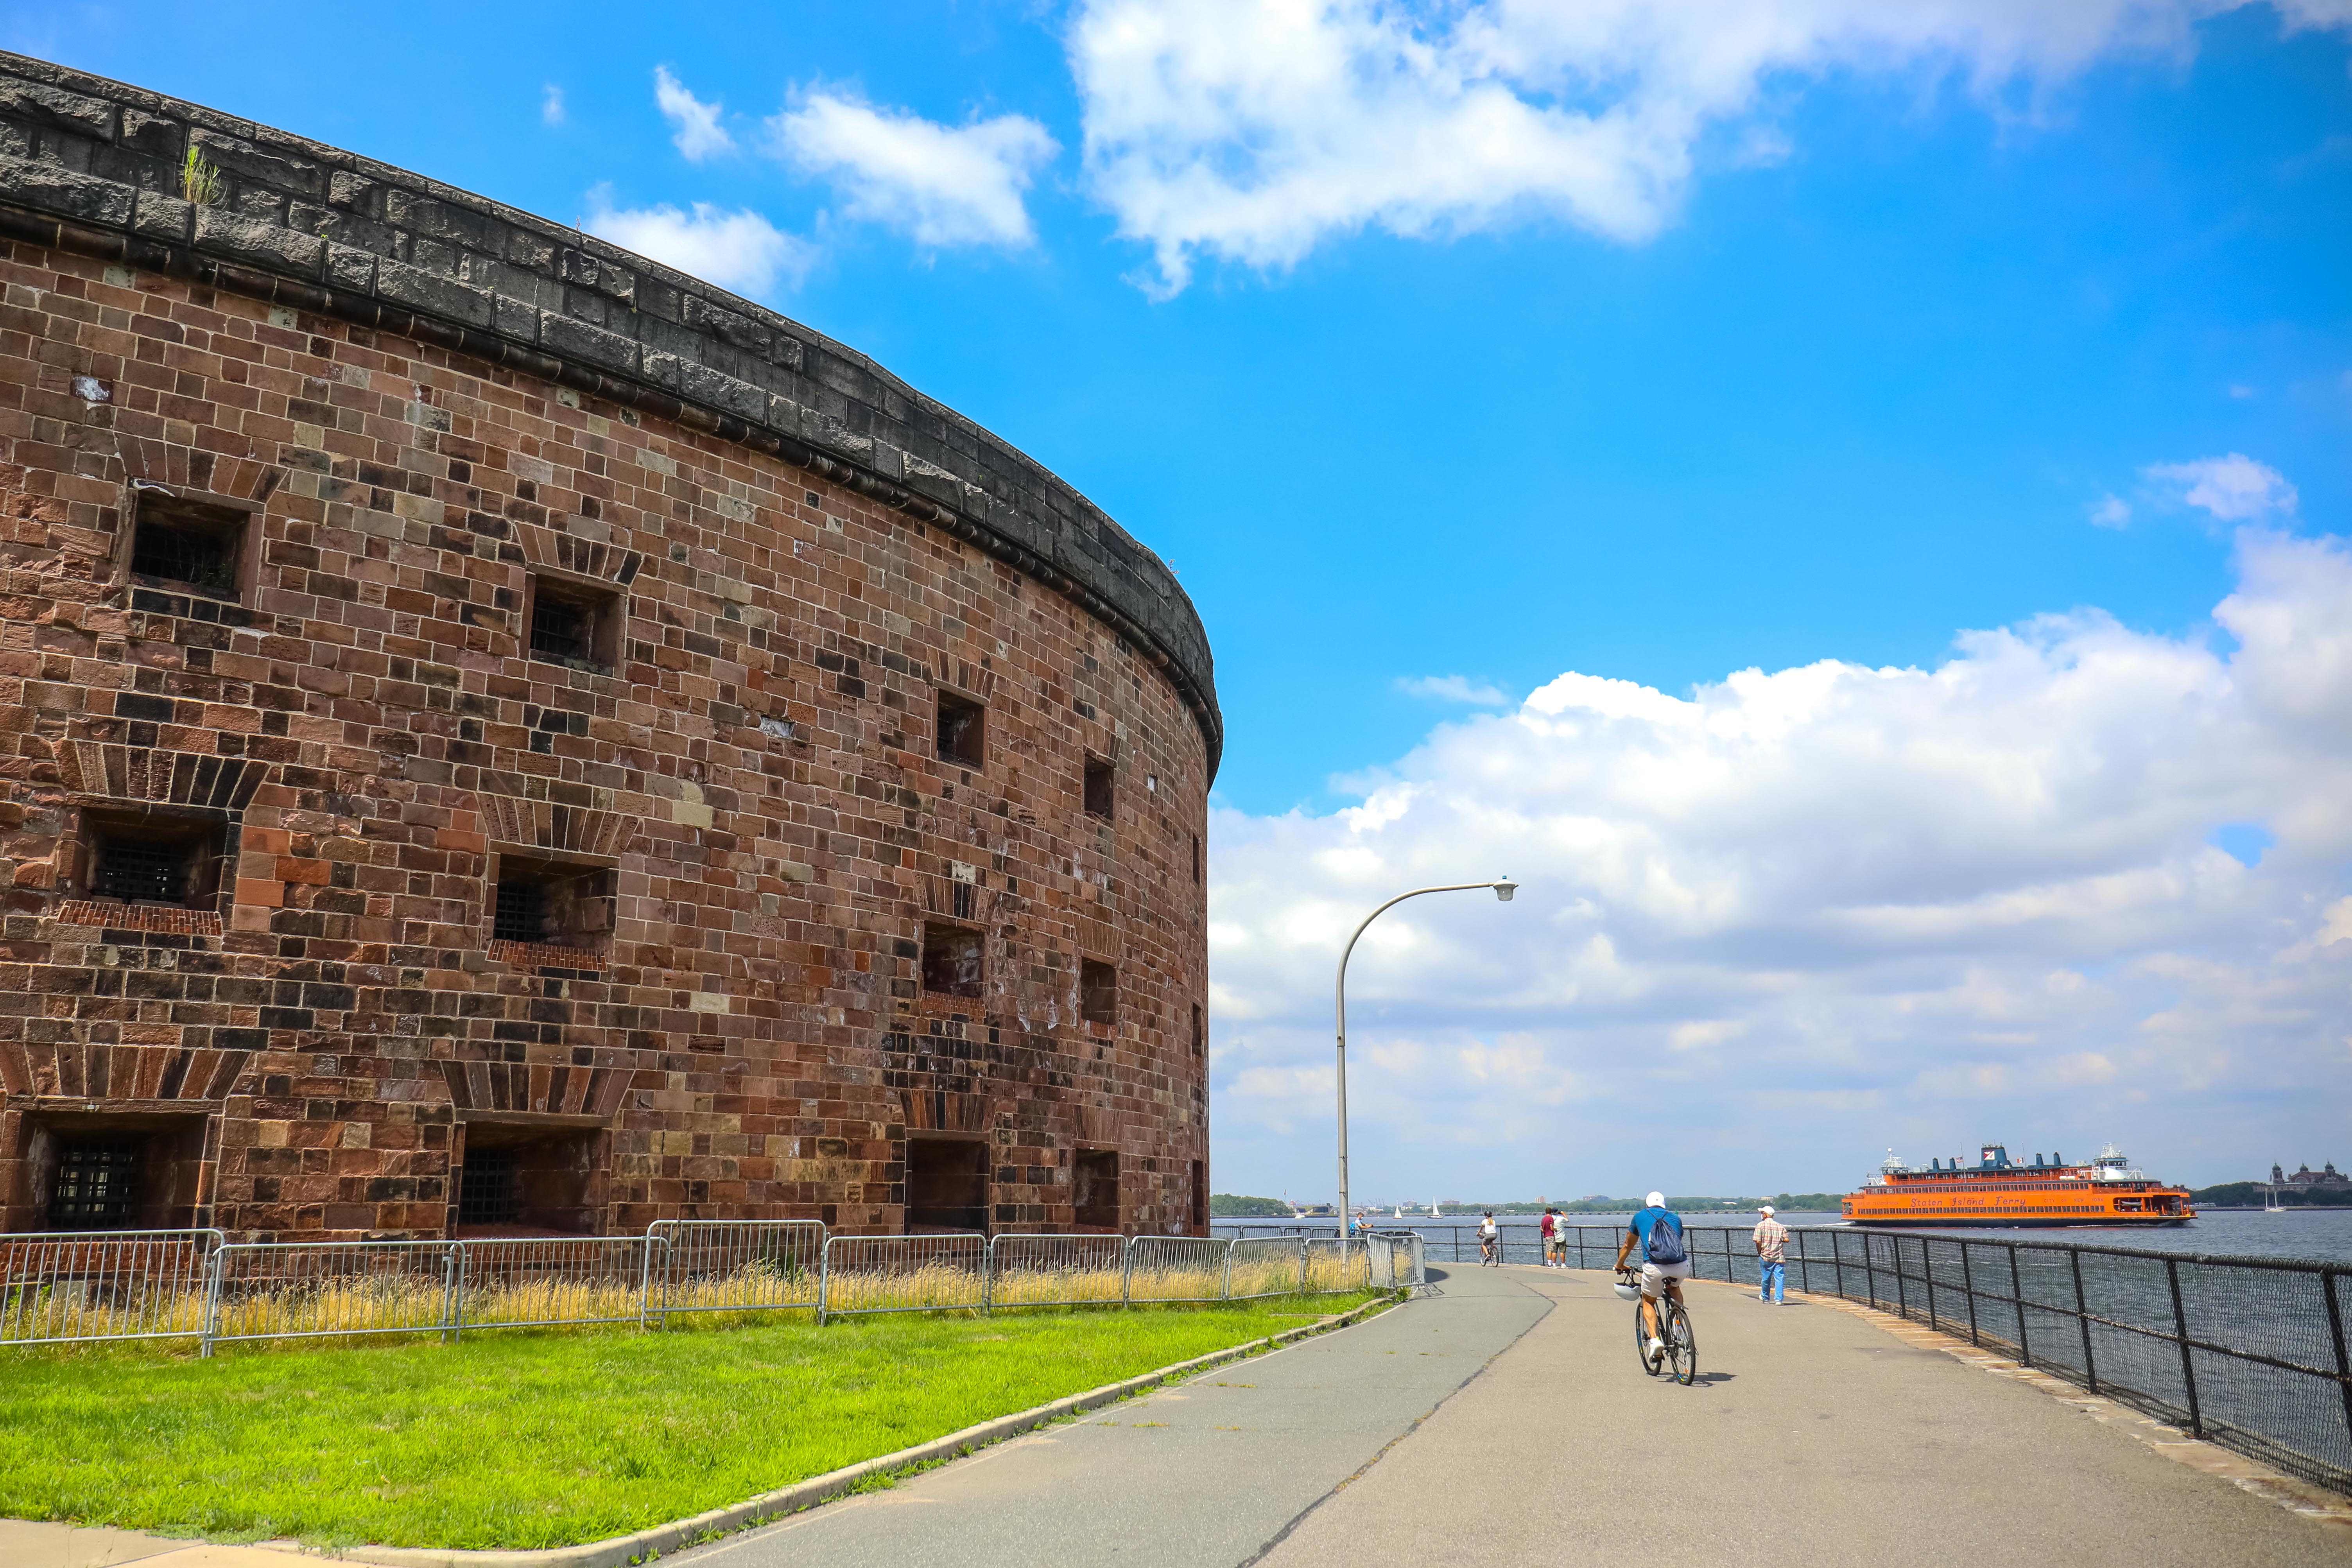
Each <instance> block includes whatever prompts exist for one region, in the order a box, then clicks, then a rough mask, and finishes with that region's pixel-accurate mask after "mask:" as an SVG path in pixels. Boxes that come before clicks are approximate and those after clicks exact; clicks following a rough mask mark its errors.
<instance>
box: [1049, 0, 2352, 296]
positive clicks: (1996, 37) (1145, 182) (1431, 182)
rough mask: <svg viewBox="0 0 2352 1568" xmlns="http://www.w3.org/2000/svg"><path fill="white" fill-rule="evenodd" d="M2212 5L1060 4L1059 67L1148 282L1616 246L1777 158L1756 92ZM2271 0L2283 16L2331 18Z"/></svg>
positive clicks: (2092, 52)
mask: <svg viewBox="0 0 2352 1568" xmlns="http://www.w3.org/2000/svg"><path fill="white" fill-rule="evenodd" d="M2234 4H2235V0H2078V3H2075V4H2069V5H2017V4H2012V3H2010V0H1909V3H1906V4H1903V5H1885V4H1883V3H1881V0H1745V3H1734V4H1731V5H1696V4H1682V5H1674V4H1667V5H1660V4H1657V3H1656V0H1580V3H1578V4H1572V5H1571V4H1565V3H1539V0H1443V3H1441V0H1318V3H1316V4H1300V3H1297V0H1210V3H1206V4H1203V3H1202V0H1083V3H1082V4H1081V5H1080V6H1079V8H1078V10H1077V12H1076V16H1075V17H1074V19H1073V22H1072V25H1071V27H1070V30H1069V39H1068V47H1069V54H1070V59H1071V66H1072V69H1073V71H1074V73H1075V75H1076V80H1077V86H1078V90H1079V94H1080V97H1081V99H1082V101H1083V108H1084V117H1085V132H1086V162H1087V173H1088V175H1089V178H1090V179H1091V181H1092V183H1093V185H1094V188H1095V189H1096V190H1097V193H1098V194H1099V195H1101V197H1102V199H1103V200H1104V201H1106V202H1107V203H1108V205H1109V206H1110V207H1111V209H1112V210H1113V212H1114V213H1116V214H1117V216H1118V222H1119V227H1120V230H1121V232H1122V233H1123V234H1125V235H1127V236H1129V237H1132V238H1135V239H1138V240H1140V241H1142V242H1144V243H1146V244H1148V245H1150V247H1152V250H1153V254H1154V257H1155V258H1156V261H1157V265H1158V276H1157V278H1156V279H1153V280H1151V281H1150V284H1149V285H1148V286H1149V287H1150V288H1151V289H1153V291H1155V292H1158V293H1163V294H1164V293H1171V292H1174V291H1175V290H1178V289H1182V288H1183V287H1184V286H1185V284H1186V282H1187V281H1188V280H1189V279H1190V278H1191V275H1192V267H1193V263H1194V260H1195V258H1198V257H1202V256H1206V257H1212V258H1221V259H1226V260H1233V261H1239V262H1243V263H1244V264H1247V265H1250V266H1255V267H1277V266H1285V265H1287V264H1289V263H1291V262H1294V261H1296V260H1297V259H1298V258H1300V257H1302V256H1304V255H1305V254H1306V253H1307V251H1308V250H1309V249H1310V248H1311V247H1313V246H1315V245H1316V244H1317V243H1318V241H1319V240H1321V239H1323V238H1324V237H1328V236H1330V235H1333V234H1339V233H1347V232H1350V231H1353V230H1356V229H1359V228H1361V227H1364V226H1368V225H1369V226H1379V227H1381V228H1385V229H1387V230H1389V231H1391V232H1392V233H1395V234H1400V235H1407V236H1419V235H1429V234H1437V233H1451V232H1458V231H1462V230H1465V229H1475V228H1480V227H1484V226H1490V225H1494V224H1497V223H1501V222H1505V221H1507V220H1510V219H1513V218H1515V217H1517V216H1521V215H1525V214H1528V213H1537V212H1540V213H1546V214H1550V215H1554V216H1558V217H1560V218H1564V219H1566V220H1567V221H1569V222H1570V223H1573V224H1576V225H1578V226H1581V227H1584V228H1586V229H1589V230H1591V231H1592V232H1594V233H1596V234H1600V235H1602V236H1605V237H1609V238H1612V239H1616V240H1621V241H1639V240H1642V239H1645V238H1647V237H1650V236H1651V235H1653V234H1654V233H1656V232H1657V231H1658V229H1659V228H1660V227H1661V226H1663V225H1664V224H1665V223H1666V222H1668V221H1669V220H1670V219H1671V217H1672V216H1673V215H1674V212H1675V208H1676V206H1677V205H1678V204H1679V203H1680V201H1681V200H1682V198H1683V195H1684V193H1685V188H1686V186H1687V185H1688V184H1689V182H1690V179H1691V177H1692V174H1693V172H1694V170H1695V169H1696V167H1697V166H1698V164H1699V162H1700V159H1701V156H1702V153H1703V151H1704V146H1703V143H1704V139H1705V138H1706V136H1707V134H1708V133H1709V132H1710V131H1712V130H1716V129H1717V128H1721V129H1723V130H1725V131H1727V132H1733V134H1731V135H1729V136H1727V137H1726V138H1725V142H1726V145H1725V147H1724V148H1723V150H1722V151H1721V153H1720V154H1719V155H1717V161H1718V162H1720V163H1722V164H1724V165H1726V166H1738V165H1746V164H1754V163H1769V162H1773V161H1775V160H1776V159H1777V158H1778V157H1780V156H1784V155H1785V154H1786V152H1787V149H1788V145H1789V143H1788V141H1787V138H1786V137H1785V135H1784V134H1783V133H1782V132H1780V130H1779V129H1778V128H1777V127H1775V126H1773V125H1771V124H1769V123H1759V121H1761V120H1762V119H1763V118H1764V117H1763V115H1762V114H1761V112H1760V111H1759V100H1760V99H1761V97H1762V89H1763V84H1764V83H1765V82H1766V81H1767V80H1768V79H1772V80H1776V81H1777V80H1787V79H1801V78H1804V77H1818V76H1821V75H1823V74H1826V73H1829V72H1832V71H1837V70H1849V71H1862V72H1876V73H1882V74H1883V73H1890V72H1901V73H1906V74H1909V75H1912V76H1915V77H1921V78H1925V79H1937V78H1941V77H1944V76H1951V75H1957V76H1958V77H1959V78H1960V79H1963V80H1965V81H1966V82H1967V83H1968V84H1969V86H1970V87H1971V88H1972V89H1974V90H1976V91H1978V92H1979V93H1980V94H1982V95H1985V96H1986V97H1988V98H1990V97H1991V96H1992V95H1994V94H1996V93H1998V92H1999V91H2000V90H2001V89H2006V88H2009V87H2011V86H2013V85H2016V84H2020V83H2023V84H2026V85H2028V86H2029V87H2032V88H2034V89H2040V88H2042V87H2043V86H2045V85H2047V84H2051V83H2056V82H2062V81H2063V80H2065V79H2068V78H2070V77H2071V76H2073V75H2074V73H2076V72H2078V71H2080V70H2081V69H2082V68H2084V67H2085V66H2086V65H2088V64H2089V63H2091V62H2092V61H2093V60H2095V59H2096V58H2100V57H2102V56H2104V55H2106V54H2109V53H2111V52H2115V51H2118V50H2137V51H2150V50H2155V51H2175V52H2178V51H2182V50H2185V49H2187V48H2189V47H2191V46H2192V44H2193V37H2192V34H2191V31H2190V29H2191V26H2192V25H2193V24H2194V23H2195V22H2196V21H2197V20H2198V19H2200V17H2202V16H2208V15H2210V14H2212V13H2214V12H2218V11H2222V10H2227V9H2231V8H2233V7H2234ZM2345 11H2346V8H2345V7H2344V6H2343V5H2341V4H2340V3H2339V0H2285V4H2284V5H2282V6H2281V7H2280V14H2281V16H2282V18H2283V20H2284V22H2285V23H2286V24H2287V25H2288V26H2343V25H2345V24H2346V22H2347V16H2346V14H2345Z"/></svg>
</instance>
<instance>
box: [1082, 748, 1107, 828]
mask: <svg viewBox="0 0 2352 1568" xmlns="http://www.w3.org/2000/svg"><path fill="white" fill-rule="evenodd" d="M1110 776H1111V767H1110V764H1109V763H1107V762H1105V761H1103V759H1102V758H1100V757H1088V758H1087V815H1088V816H1104V817H1107V816H1109V815H1110Z"/></svg>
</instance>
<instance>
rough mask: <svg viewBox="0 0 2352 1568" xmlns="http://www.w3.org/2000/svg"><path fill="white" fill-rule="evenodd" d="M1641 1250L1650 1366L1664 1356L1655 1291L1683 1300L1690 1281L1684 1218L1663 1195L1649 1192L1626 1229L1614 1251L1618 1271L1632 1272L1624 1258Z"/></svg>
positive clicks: (1643, 1315) (1643, 1320)
mask: <svg viewBox="0 0 2352 1568" xmlns="http://www.w3.org/2000/svg"><path fill="white" fill-rule="evenodd" d="M1636 1246H1638V1247H1641V1249H1642V1330H1643V1332H1644V1333H1646V1334H1648V1335H1649V1336H1650V1344H1649V1355H1650V1364H1651V1365H1653V1366H1655V1365H1656V1364H1657V1362H1658V1358H1659V1357H1660V1356H1663V1355H1664V1354H1665V1353H1666V1342H1665V1341H1664V1339H1662V1338H1660V1337H1659V1334H1658V1305H1657V1302H1658V1291H1659V1290H1660V1289H1662V1288H1663V1289H1664V1291H1665V1293H1666V1294H1667V1295H1669V1296H1671V1297H1673V1298H1674V1299H1675V1300H1676V1301H1678V1302H1679V1301H1681V1300H1682V1299H1683V1281H1684V1280H1685V1279H1689V1278H1690V1272H1691V1266H1690V1250H1689V1248H1688V1247H1685V1246H1684V1244H1683V1216H1682V1215H1678V1214H1676V1213H1675V1211H1674V1210H1672V1209H1670V1208H1668V1207H1667V1206H1666V1197H1665V1194H1664V1193H1652V1194H1650V1197H1649V1202H1648V1204H1647V1205H1645V1206H1644V1207H1643V1210H1642V1212H1641V1213H1639V1214H1637V1215H1634V1216H1633V1219H1631V1220H1630V1221H1628V1222H1627V1223H1626V1226H1625V1239H1624V1241H1623V1242H1622V1243H1621V1244H1619V1246H1618V1248H1617V1264H1616V1268H1617V1272H1618V1273H1620V1274H1631V1273H1633V1268H1631V1266H1629V1265H1628V1264H1627V1263H1626V1261H1625V1260H1626V1258H1629V1257H1631V1256H1632V1255H1633V1248H1634V1247H1636Z"/></svg>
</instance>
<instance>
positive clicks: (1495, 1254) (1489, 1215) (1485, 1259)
mask: <svg viewBox="0 0 2352 1568" xmlns="http://www.w3.org/2000/svg"><path fill="white" fill-rule="evenodd" d="M1502 1237H1503V1233H1502V1231H1501V1229H1500V1228H1499V1227H1498V1226H1496V1224H1495V1211H1494V1210H1493V1209H1488V1210H1487V1211H1486V1218H1484V1219H1482V1220H1480V1221H1479V1222H1478V1261H1479V1262H1481V1263H1493V1264H1497V1265H1499V1264H1500V1263H1501V1262H1502V1261H1503V1243H1502Z"/></svg>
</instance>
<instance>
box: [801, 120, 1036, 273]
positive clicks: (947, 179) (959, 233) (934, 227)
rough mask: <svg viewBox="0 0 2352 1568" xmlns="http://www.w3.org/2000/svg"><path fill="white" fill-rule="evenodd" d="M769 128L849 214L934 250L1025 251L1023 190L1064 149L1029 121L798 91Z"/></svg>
mask: <svg viewBox="0 0 2352 1568" xmlns="http://www.w3.org/2000/svg"><path fill="white" fill-rule="evenodd" d="M768 126H769V130H770V131H771V132H772V133H773V135H774V138H775V142H776V146H777V149H778V151H779V152H781V153H782V154H783V155H784V156H785V157H786V158H788V159H789V160H791V162H792V163H794V164H795V165H796V166H798V167H799V168H800V169H801V170H802V171H803V172H804V173H807V174H813V175H817V176H820V177H822V178H825V179H829V180H831V181H832V182H833V183H834V184H835V185H837V186H838V187H839V188H840V189H841V190H842V192H843V193H844V195H845V196H846V197H847V205H846V207H845V209H844V210H845V212H846V214H847V216H851V217H855V218H861V219H865V220H866V221H868V222H872V223H880V224H887V225H888V226H891V227H893V228H899V229H903V230H905V231H906V232H907V233H908V234H910V235H912V236H913V237H915V238H916V240H917V241H918V242H919V243H921V244H923V245H929V246H956V245H1002V246H1011V247H1021V246H1025V245H1028V244H1029V243H1030V242H1031V241H1032V240H1033V239H1034V237H1035V234H1034V230H1033V229H1032V228H1031V226H1030V223H1029V209H1028V206H1027V205H1026V202H1025V199H1024V193H1026V192H1027V191H1028V189H1029V186H1030V183H1031V181H1032V179H1033V177H1034V174H1035V171H1036V170H1037V169H1039V168H1040V167H1042V166H1044V165H1045V164H1046V163H1051V162H1052V161H1053V159H1054V156H1055V153H1059V152H1060V151H1061V147H1060V145H1059V143H1057V142H1055V140H1054V139H1053V137H1051V136H1050V135H1048V134H1046V132H1045V127H1044V126H1042V125H1040V124H1038V123H1037V122H1036V121H1034V120H1031V119H1029V118H1027V117H1026V116H1024V115H1019V114H1004V115H999V116H997V117H996V118H995V119H993V120H980V121H973V122H972V123H971V124H969V125H941V124H940V123H938V122H937V121H929V120H925V119H922V118H920V117H919V116H917V115H913V114H909V113H907V112H905V111H903V110H889V109H876V108H875V107H873V106H872V105H870V104H866V103H863V102H860V101H858V100H856V99H854V98H849V97H845V96H843V95H842V94H839V93H834V92H825V91H808V92H804V93H803V94H801V95H800V96H799V98H798V100H797V101H796V103H795V105H794V107H793V108H790V109H787V110H784V111H783V112H782V113H780V114H778V115H776V116H775V117H774V118H773V119H772V120H770V121H768Z"/></svg>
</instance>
